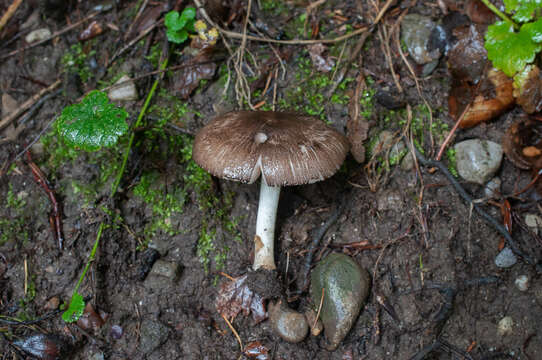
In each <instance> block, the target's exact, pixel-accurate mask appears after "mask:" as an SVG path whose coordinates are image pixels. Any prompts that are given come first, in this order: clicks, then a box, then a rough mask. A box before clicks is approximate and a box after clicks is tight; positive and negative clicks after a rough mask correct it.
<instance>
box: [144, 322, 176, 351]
mask: <svg viewBox="0 0 542 360" xmlns="http://www.w3.org/2000/svg"><path fill="white" fill-rule="evenodd" d="M168 334H169V329H168V328H167V327H166V326H165V325H163V324H162V323H160V322H157V321H152V320H143V322H142V323H141V330H140V342H139V350H140V351H141V352H142V353H143V354H149V353H151V352H153V351H154V350H155V349H156V348H157V347H158V346H160V345H162V344H163V343H165V342H166V340H167V338H168Z"/></svg>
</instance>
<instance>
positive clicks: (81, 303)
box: [62, 292, 85, 323]
mask: <svg viewBox="0 0 542 360" xmlns="http://www.w3.org/2000/svg"><path fill="white" fill-rule="evenodd" d="M84 310H85V300H83V296H82V295H81V294H79V293H77V292H75V293H73V295H72V299H71V301H70V306H69V307H68V310H66V311H64V312H63V313H62V320H64V321H65V322H68V323H71V322H75V321H77V320H79V318H80V317H81V315H83V311H84Z"/></svg>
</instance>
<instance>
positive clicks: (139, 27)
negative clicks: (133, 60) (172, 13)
mask: <svg viewBox="0 0 542 360" xmlns="http://www.w3.org/2000/svg"><path fill="white" fill-rule="evenodd" d="M168 9H169V7H168V4H167V2H164V3H160V5H158V6H153V7H147V8H146V9H145V12H144V14H143V15H142V16H141V17H140V18H139V19H138V20H137V22H136V23H135V24H134V26H133V27H132V30H131V31H130V32H129V33H128V34H127V35H126V36H125V38H126V40H132V39H134V38H135V37H136V36H138V35H139V34H141V33H142V32H144V31H145V30H147V29H148V28H149V27H150V26H152V25H154V24H155V23H156V22H157V21H158V18H159V17H160V15H162V13H163V12H165V11H167V10H168Z"/></svg>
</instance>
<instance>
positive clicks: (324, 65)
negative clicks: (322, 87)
mask: <svg viewBox="0 0 542 360" xmlns="http://www.w3.org/2000/svg"><path fill="white" fill-rule="evenodd" d="M308 49H309V55H310V57H311V60H312V64H313V65H314V67H315V68H316V70H318V71H321V72H324V73H327V72H330V71H331V70H332V69H333V66H335V61H333V59H331V58H330V57H324V56H322V54H323V53H324V51H325V50H326V47H325V46H324V45H322V44H320V43H318V44H314V45H309V46H308Z"/></svg>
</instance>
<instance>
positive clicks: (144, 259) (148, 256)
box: [136, 248, 160, 281]
mask: <svg viewBox="0 0 542 360" xmlns="http://www.w3.org/2000/svg"><path fill="white" fill-rule="evenodd" d="M159 258H160V253H159V252H158V251H156V250H155V249H152V248H148V249H147V250H145V251H144V252H143V253H142V254H141V256H140V257H139V259H138V262H139V264H138V265H137V268H136V277H137V278H138V279H139V280H141V281H143V280H145V278H146V277H147V275H148V274H149V272H150V271H151V269H152V266H153V265H154V263H155V262H156V260H158V259H159Z"/></svg>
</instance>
